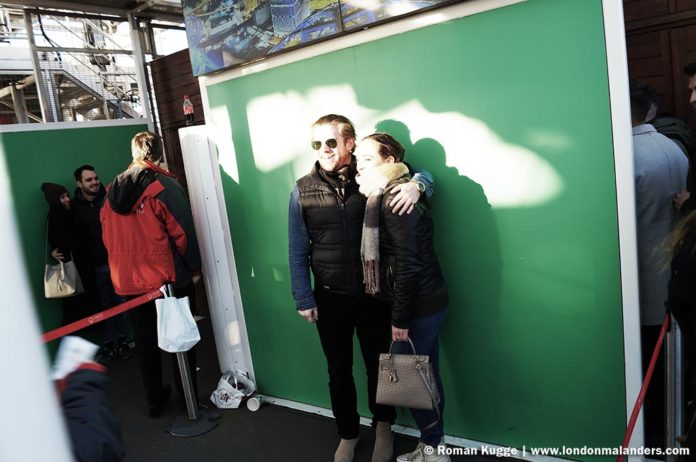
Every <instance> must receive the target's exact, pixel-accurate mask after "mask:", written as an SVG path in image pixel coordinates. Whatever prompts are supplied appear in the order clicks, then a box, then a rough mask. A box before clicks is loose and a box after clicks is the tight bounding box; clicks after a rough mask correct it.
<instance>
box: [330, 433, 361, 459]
mask: <svg viewBox="0 0 696 462" xmlns="http://www.w3.org/2000/svg"><path fill="white" fill-rule="evenodd" d="M359 439H360V438H353V439H350V440H347V439H345V438H341V442H340V443H338V448H337V449H336V452H335V453H334V462H353V455H354V454H355V446H357V445H358V440H359Z"/></svg>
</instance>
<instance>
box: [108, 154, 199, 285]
mask: <svg viewBox="0 0 696 462" xmlns="http://www.w3.org/2000/svg"><path fill="white" fill-rule="evenodd" d="M101 223H102V238H103V240H104V245H105V246H106V250H107V252H108V254H109V267H110V269H111V279H112V281H113V284H114V289H115V291H116V293H117V294H120V295H138V294H143V293H146V292H148V291H151V290H155V289H158V288H159V287H161V286H162V285H163V284H166V283H174V286H175V287H183V286H186V285H188V284H190V283H191V277H192V275H194V274H197V273H199V272H200V269H201V258H200V253H199V251H198V244H197V241H196V233H195V230H194V228H193V217H192V215H191V208H190V206H189V204H188V200H187V199H186V196H185V194H184V190H183V188H182V187H181V185H180V184H179V183H178V182H177V181H176V179H175V178H174V177H173V175H172V174H170V173H169V172H167V171H166V170H163V169H161V168H159V167H157V166H156V165H154V164H151V163H148V167H147V168H140V167H137V166H133V165H132V166H131V167H130V168H129V169H128V170H126V171H125V172H123V173H121V174H120V175H118V176H117V177H116V179H115V180H114V181H113V183H112V184H110V185H109V186H108V187H107V199H106V200H105V201H104V206H103V207H102V210H101Z"/></svg>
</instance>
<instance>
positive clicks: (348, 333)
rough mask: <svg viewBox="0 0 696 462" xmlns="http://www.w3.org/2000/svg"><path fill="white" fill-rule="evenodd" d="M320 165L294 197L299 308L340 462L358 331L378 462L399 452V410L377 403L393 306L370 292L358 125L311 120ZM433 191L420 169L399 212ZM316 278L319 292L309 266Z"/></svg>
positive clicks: (349, 419)
mask: <svg viewBox="0 0 696 462" xmlns="http://www.w3.org/2000/svg"><path fill="white" fill-rule="evenodd" d="M312 135H313V138H312V142H311V147H312V149H313V150H314V151H315V152H316V155H317V162H316V163H315V164H314V167H313V168H312V171H311V172H310V173H309V174H308V175H306V176H304V177H302V178H300V179H299V180H298V181H297V184H296V185H295V187H294V188H293V191H292V193H291V195H290V208H289V226H288V236H289V239H288V240H289V264H290V276H291V284H292V293H293V297H294V298H295V302H296V307H297V310H298V313H299V314H300V315H301V316H302V317H304V318H305V319H306V320H307V321H308V322H310V323H316V325H317V331H318V333H319V339H320V341H321V345H322V348H323V351H324V355H325V356H326V361H327V365H328V370H329V393H330V396H331V408H332V410H333V414H334V417H335V418H336V425H337V426H338V434H339V436H340V437H341V442H340V443H339V445H338V448H337V449H336V452H335V454H334V462H350V461H352V460H353V455H354V451H355V446H356V445H357V443H358V437H359V434H360V416H359V414H358V411H357V393H356V389H355V382H354V380H353V334H354V332H357V335H358V341H359V343H360V350H361V352H362V356H363V360H364V362H365V368H366V370H367V389H368V402H369V407H370V411H371V412H372V415H373V418H372V425H373V427H375V429H376V435H375V447H374V450H373V453H372V461H373V462H386V461H389V460H391V457H392V455H393V437H392V433H391V425H392V424H393V423H394V419H395V418H396V412H395V410H394V408H393V407H391V406H383V405H379V404H376V403H375V394H376V389H377V367H378V359H379V354H380V353H384V352H386V351H387V350H388V348H389V340H390V338H391V319H390V307H389V305H388V304H385V303H384V302H381V301H379V300H378V299H376V298H375V297H372V296H370V295H367V294H365V288H364V285H363V274H362V262H361V258H360V242H361V238H362V227H363V217H364V213H365V198H364V196H363V195H362V194H360V192H359V190H358V185H357V184H356V182H355V175H356V172H357V171H356V167H355V158H354V157H353V150H354V149H355V140H356V135H355V127H354V126H353V124H352V122H351V121H350V120H348V118H346V117H344V116H341V115H336V114H328V115H325V116H322V117H320V118H319V119H318V120H317V121H316V122H314V124H313V125H312ZM424 192H425V193H426V194H427V195H430V194H431V193H432V177H431V176H430V174H428V173H427V172H421V173H417V174H416V175H415V176H414V178H413V181H412V182H411V183H406V184H403V185H401V186H400V191H399V194H398V195H397V196H396V197H395V199H394V200H393V201H392V203H391V204H390V205H391V206H392V207H393V208H392V211H393V212H394V213H399V214H403V213H411V211H412V210H413V208H414V205H415V204H416V203H417V202H418V200H419V198H420V195H421V193H424ZM310 267H311V269H312V274H313V275H314V290H312V286H311V283H310V277H309V269H310Z"/></svg>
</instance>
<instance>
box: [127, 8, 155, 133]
mask: <svg viewBox="0 0 696 462" xmlns="http://www.w3.org/2000/svg"><path fill="white" fill-rule="evenodd" d="M128 24H129V25H130V33H131V41H132V42H133V61H135V75H136V77H137V78H138V92H139V93H140V101H141V103H142V105H143V111H145V118H146V119H147V126H148V129H149V130H150V131H151V132H154V131H155V125H154V124H153V123H152V108H151V106H150V89H149V87H148V84H147V82H148V79H147V70H146V69H145V55H144V54H143V47H142V42H141V41H140V26H139V25H138V20H137V19H136V17H135V16H133V14H132V13H129V14H128Z"/></svg>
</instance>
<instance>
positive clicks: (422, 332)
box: [392, 309, 447, 447]
mask: <svg viewBox="0 0 696 462" xmlns="http://www.w3.org/2000/svg"><path fill="white" fill-rule="evenodd" d="M446 315H447V309H444V310H442V311H439V312H437V313H435V314H433V315H432V316H428V317H425V318H419V319H413V320H412V321H411V326H410V327H409V329H408V336H409V338H410V339H411V341H412V342H413V347H414V348H415V349H416V354H418V355H422V356H429V358H428V360H429V362H430V364H431V365H432V366H433V375H434V376H435V383H436V384H437V390H438V392H439V394H440V402H439V404H438V409H439V411H440V418H439V419H438V415H437V412H435V411H434V410H426V409H411V414H412V415H413V418H414V420H415V421H416V425H418V428H419V429H421V436H420V440H421V441H422V442H424V443H425V444H427V445H429V446H433V447H435V446H437V445H438V443H440V440H442V437H443V436H445V424H444V420H443V419H444V413H445V390H444V388H443V387H442V379H441V378H440V329H441V328H442V324H443V323H444V321H445V316H446ZM412 351H413V350H412V349H411V345H409V344H408V342H397V343H395V344H394V348H393V349H392V352H393V353H399V354H409V353H412ZM434 422H437V423H436V424H435V425H434V426H432V427H430V428H427V427H429V426H430V425H432V424H433V423H434ZM426 428H427V429H426ZM424 429H426V430H424Z"/></svg>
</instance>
